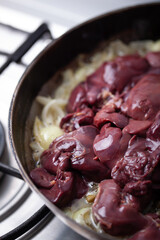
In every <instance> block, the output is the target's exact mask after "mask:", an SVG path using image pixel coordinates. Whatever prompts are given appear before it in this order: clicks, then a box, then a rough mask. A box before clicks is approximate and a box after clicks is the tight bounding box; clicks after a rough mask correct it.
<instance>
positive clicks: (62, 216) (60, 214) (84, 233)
mask: <svg viewBox="0 0 160 240" xmlns="http://www.w3.org/2000/svg"><path fill="white" fill-rule="evenodd" d="M153 5H160V2H157V1H155V2H150V3H140V4H136V5H132V6H127V7H123V8H119V9H116V10H113V11H109V12H107V13H104V14H101V15H99V16H96V17H94V18H91V19H89V20H87V21H85V22H83V23H81V24H78V25H77V26H75V27H73V28H71V29H70V30H68V31H67V32H65V33H64V34H63V35H61V36H60V37H59V38H58V39H56V40H53V42H51V43H50V44H49V45H48V46H47V47H46V48H45V49H43V51H42V52H40V53H39V54H38V56H37V57H36V58H35V59H34V60H33V61H32V63H31V64H29V66H28V67H27V68H26V70H25V71H24V73H23V75H22V77H21V78H20V80H19V81H18V84H17V86H16V88H15V90H14V93H13V96H12V100H11V104H10V108H9V117H8V134H9V142H10V146H11V149H12V153H13V155H14V158H15V160H16V162H17V164H18V167H19V170H20V173H21V174H22V176H23V178H24V180H25V182H26V183H27V184H28V186H29V187H30V189H31V190H32V191H33V192H36V193H37V194H38V195H39V196H40V197H41V199H42V200H43V201H44V204H46V205H47V207H48V208H49V209H50V210H51V211H52V212H53V213H54V214H55V215H56V216H57V217H58V218H59V219H60V220H61V221H62V222H63V223H65V224H66V225H67V226H69V227H71V228H72V229H73V230H75V231H76V232H78V233H79V234H80V235H82V236H84V237H87V238H88V237H90V239H102V240H103V239H104V240H107V239H108V240H116V239H117V237H114V236H111V235H109V234H105V237H104V236H103V235H102V234H99V233H96V232H95V231H93V230H90V229H89V228H87V227H84V226H82V225H80V224H78V223H77V222H75V221H74V220H72V219H70V218H69V217H67V216H66V214H65V213H64V212H63V211H62V210H61V209H59V208H58V207H56V206H55V205H54V204H52V203H51V202H50V201H49V200H48V199H46V197H44V196H43V194H41V193H40V191H39V190H38V188H37V187H36V186H35V185H34V184H33V183H32V181H31V179H30V177H29V176H28V174H27V172H26V170H25V169H24V167H23V166H22V163H21V161H20V159H19V157H18V153H17V150H16V146H15V143H14V138H13V113H14V109H15V102H16V98H17V95H18V92H19V90H20V88H21V85H22V84H23V81H24V79H25V78H26V76H27V75H28V74H29V73H30V72H31V70H32V69H33V68H34V67H35V66H36V65H37V63H38V62H39V61H40V59H41V58H42V57H43V56H44V55H45V54H46V55H47V53H48V52H49V51H50V49H51V48H52V47H53V46H56V44H57V43H58V42H59V41H61V39H63V38H65V36H68V35H69V34H70V33H72V32H74V31H76V30H78V29H79V28H81V27H83V26H85V25H87V24H90V23H91V22H93V21H97V20H99V19H102V18H104V17H107V16H110V15H115V14H119V13H121V12H126V11H128V10H131V9H136V8H143V7H146V6H153ZM119 239H120V238H119Z"/></svg>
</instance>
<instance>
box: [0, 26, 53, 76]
mask: <svg viewBox="0 0 160 240" xmlns="http://www.w3.org/2000/svg"><path fill="white" fill-rule="evenodd" d="M6 27H9V26H6ZM14 30H15V29H14ZM19 31H20V30H19ZM45 33H49V35H50V38H51V39H52V35H51V33H50V30H49V28H48V26H47V24H46V23H42V24H41V25H40V26H39V27H38V28H37V29H36V30H35V31H34V32H33V33H31V34H29V36H28V38H27V39H26V40H25V41H24V43H23V44H22V45H21V46H20V47H19V48H18V49H16V50H15V51H14V53H12V54H8V53H5V52H0V54H2V55H5V56H7V60H6V61H5V63H4V64H3V65H2V66H1V68H0V74H1V73H2V72H3V71H4V70H5V69H6V68H7V67H8V65H9V64H10V63H11V62H19V61H20V59H21V58H22V57H23V55H24V54H25V53H26V52H27V51H28V50H29V49H30V48H31V47H32V46H33V44H34V43H35V42H36V41H37V40H38V39H40V38H41V37H42V36H43V35H44V34H45Z"/></svg>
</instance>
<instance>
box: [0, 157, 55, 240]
mask: <svg viewBox="0 0 160 240" xmlns="http://www.w3.org/2000/svg"><path fill="white" fill-rule="evenodd" d="M0 171H1V172H3V173H6V174H9V175H11V176H13V177H17V178H19V179H22V180H23V178H22V176H21V174H20V173H19V171H18V170H17V169H15V168H13V167H10V166H7V165H6V164H3V163H1V162H0ZM51 215H52V217H53V216H54V215H53V213H51V211H50V210H49V209H48V208H47V207H46V206H45V205H44V206H42V207H41V208H40V209H39V210H38V211H37V212H36V213H34V214H33V215H32V216H31V217H30V218H29V219H27V220H26V221H25V222H23V223H22V224H20V225H19V226H18V227H16V228H15V229H13V230H11V231H10V232H8V233H6V234H5V235H3V236H1V237H0V240H8V239H10V240H12V239H17V238H18V237H20V236H22V235H23V234H24V233H26V232H27V231H29V230H31V229H32V228H33V227H34V226H36V225H37V224H38V223H40V222H41V221H42V220H45V219H46V218H48V217H49V216H51Z"/></svg>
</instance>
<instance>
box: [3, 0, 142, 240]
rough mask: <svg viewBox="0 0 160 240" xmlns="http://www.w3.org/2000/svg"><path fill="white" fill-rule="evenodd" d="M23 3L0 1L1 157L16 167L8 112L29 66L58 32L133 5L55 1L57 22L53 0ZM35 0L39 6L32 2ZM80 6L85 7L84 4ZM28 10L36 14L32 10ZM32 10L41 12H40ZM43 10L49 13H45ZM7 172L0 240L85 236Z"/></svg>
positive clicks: (68, 238) (18, 175) (64, 238)
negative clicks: (91, 6) (78, 11)
mask: <svg viewBox="0 0 160 240" xmlns="http://www.w3.org/2000/svg"><path fill="white" fill-rule="evenodd" d="M23 2H24V5H23V6H22V1H18V0H17V1H16V0H14V1H9V0H8V1H1V4H0V36H1V37H0V73H1V74H0V122H1V124H2V126H3V128H2V127H1V124H0V144H4V142H3V141H2V138H1V133H2V132H3V131H4V133H5V139H6V144H5V149H4V152H3V154H0V162H2V163H5V164H7V165H8V166H9V167H13V168H16V169H18V166H17V164H16V161H15V159H14V156H13V154H12V151H11V147H10V144H9V138H8V130H7V129H8V111H9V106H10V102H11V98H12V95H13V92H14V89H15V87H16V85H17V83H18V81H19V79H20V77H21V76H22V74H23V73H24V71H25V69H26V68H27V66H28V65H29V64H30V63H31V62H32V60H33V59H34V58H35V57H36V56H37V55H38V54H39V53H40V52H41V51H42V50H43V49H44V48H45V47H46V46H47V45H48V44H49V43H50V42H51V41H53V39H54V38H57V37H59V36H60V35H62V34H63V33H64V32H65V31H67V30H68V29H69V28H70V27H72V26H74V25H75V24H77V23H79V22H82V21H84V20H86V19H87V18H89V17H92V16H93V15H96V14H97V15H98V14H100V13H103V12H106V11H109V10H111V9H115V8H118V7H120V6H121V7H122V6H126V5H129V4H128V2H129V1H128V2H127V1H126V0H125V1H124V0H123V1H121V0H120V1H119V3H118V5H116V7H115V5H114V4H113V2H114V1H113V0H112V1H110V0H108V1H107V2H108V5H106V0H105V1H103V0H101V1H98V2H96V1H93V2H92V5H93V11H91V10H90V6H89V5H90V3H89V0H87V1H86V0H85V5H86V8H85V11H82V12H80V13H79V14H78V13H76V11H75V10H76V9H77V8H76V9H74V7H75V6H74V5H73V1H70V7H71V6H72V5H73V6H72V8H71V9H72V15H70V13H69V10H68V9H69V8H68V9H67V8H66V9H65V5H64V6H63V9H61V11H60V8H58V7H57V5H56V4H57V3H55V6H53V4H52V5H51V9H53V15H55V16H56V17H55V18H53V21H54V20H55V23H53V21H51V17H50V16H51V11H49V8H47V6H49V1H45V2H46V7H45V8H41V11H40V10H39V12H38V9H37V8H36V9H34V7H36V6H38V5H36V4H38V1H34V0H32V1H26V2H25V1H23ZM39 2H40V3H39V4H40V5H39V6H41V7H42V5H43V6H44V2H43V1H39ZM53 2H55V1H53ZM100 2H101V3H102V4H101V5H100ZM142 2H146V0H144V1H142V0H141V1H136V0H134V1H132V5H133V4H135V3H142ZM34 3H35V5H32V4H34ZM62 3H64V4H65V1H62V0H60V2H59V6H60V5H61V4H62ZM7 4H8V5H7ZM16 4H17V5H16ZM29 4H30V5H29ZM47 4H48V5H47ZM97 4H98V5H97ZM116 4H117V2H116ZM130 5H131V4H130ZM16 6H17V9H16ZM31 6H32V8H31ZM54 7H55V8H54ZM18 9H19V10H18ZM24 9H25V11H24ZM42 9H43V11H44V12H43V13H42ZM47 9H48V10H47ZM64 9H65V10H64ZM79 9H81V10H83V9H82V6H81V8H79ZM87 9H88V12H87ZM20 10H21V11H20ZM29 10H30V13H31V14H28V13H29ZM45 11H46V12H45ZM47 11H48V14H47ZM67 11H68V12H67ZM74 11H75V13H74ZM33 12H34V13H36V17H35V16H34V14H33ZM63 13H64V14H63ZM73 13H74V14H73ZM87 13H88V14H87ZM43 14H44V17H43V18H42V15H43ZM62 15H63V21H62ZM9 16H10V17H9ZM65 17H66V19H67V20H66V21H65ZM44 19H46V20H47V21H48V23H47V24H46V23H44V22H43V20H44ZM1 147H2V148H3V146H2V145H1V146H0V149H1ZM10 170H11V171H10ZM8 173H10V174H5V173H4V172H3V171H1V172H0V240H12V239H25V240H27V239H28V240H30V239H33V240H40V239H47V240H61V239H63V240H72V239H77V240H83V239H85V238H83V237H81V236H80V235H78V234H77V233H75V232H74V231H73V230H71V229H70V228H68V227H67V226H66V225H64V224H63V223H62V222H61V221H60V220H59V219H58V218H57V217H55V216H54V214H53V213H51V212H50V210H48V208H47V207H45V206H44V203H43V201H42V200H41V199H40V198H39V196H37V195H36V194H35V193H33V192H31V190H30V189H29V187H28V185H27V184H26V183H25V182H24V181H23V180H22V179H20V178H21V176H20V174H19V173H18V171H16V170H14V171H12V169H9V172H8ZM11 175H15V176H16V177H15V176H11ZM18 177H19V178H18Z"/></svg>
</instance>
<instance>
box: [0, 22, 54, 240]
mask: <svg viewBox="0 0 160 240" xmlns="http://www.w3.org/2000/svg"><path fill="white" fill-rule="evenodd" d="M0 25H1V23H0ZM2 25H3V27H4V25H5V24H2ZM5 27H6V28H10V26H8V25H5ZM11 28H12V30H14V31H20V32H23V30H22V31H21V30H19V29H16V28H14V29H13V27H11ZM25 33H26V32H25ZM45 33H48V38H49V39H53V38H52V35H51V33H50V30H49V28H48V26H47V24H46V23H43V24H41V25H40V26H39V27H38V28H37V29H36V30H35V31H34V32H33V33H31V34H29V35H28V38H27V39H26V40H25V41H24V42H23V44H22V45H21V46H20V47H18V49H17V50H15V51H14V52H13V53H12V54H9V53H7V52H6V51H3V50H1V51H0V55H2V56H5V57H6V60H5V62H4V63H3V64H2V65H1V67H0V73H2V72H3V71H4V70H5V69H6V68H7V67H8V66H9V64H10V63H12V62H16V63H20V64H22V63H21V62H20V60H21V58H22V57H23V56H24V55H25V53H26V52H27V51H28V50H29V49H30V48H31V47H32V46H33V45H34V43H36V42H37V41H38V40H39V39H40V38H41V37H42V36H43V35H44V34H45ZM5 144H6V141H5V134H4V129H3V126H2V124H1V122H0V159H1V162H0V174H8V175H10V176H13V177H16V178H19V179H22V180H23V178H22V176H21V174H20V173H19V171H18V170H17V169H16V168H13V167H11V166H9V165H7V164H4V163H3V162H2V156H3V155H4V154H3V153H5V151H4V150H5ZM3 158H4V156H3ZM5 158H6V156H5ZM2 180H3V179H2ZM23 185H24V184H23ZM22 192H23V191H22ZM17 201H19V200H17ZM13 207H14V206H13ZM2 212H3V211H2ZM5 214H6V213H4V215H5ZM51 217H52V218H53V217H54V215H53V213H51V211H50V210H49V209H48V208H47V207H46V206H45V205H43V206H42V207H41V208H40V209H39V210H37V211H36V212H35V213H34V214H33V215H32V216H31V217H29V218H28V219H27V220H25V221H24V222H23V223H21V224H19V225H18V227H16V228H13V230H11V231H9V232H8V233H5V234H4V235H2V236H0V240H5V239H6V240H8V239H10V240H12V239H17V238H19V237H21V236H23V235H24V234H25V233H28V232H32V230H33V232H34V228H37V227H43V226H42V225H45V223H47V222H48V221H50V220H51ZM1 218H2V219H3V216H1ZM35 231H36V230H35ZM31 234H32V233H31Z"/></svg>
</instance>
